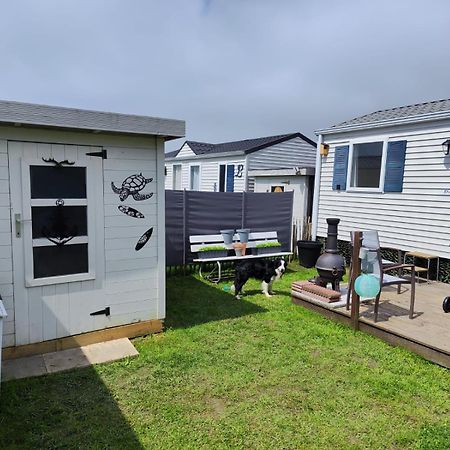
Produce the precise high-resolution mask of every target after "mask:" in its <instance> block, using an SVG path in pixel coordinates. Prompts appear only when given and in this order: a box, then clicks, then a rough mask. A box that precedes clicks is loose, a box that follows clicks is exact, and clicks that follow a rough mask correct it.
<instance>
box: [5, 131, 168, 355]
mask: <svg viewBox="0 0 450 450" xmlns="http://www.w3.org/2000/svg"><path fill="white" fill-rule="evenodd" d="M21 133H22V131H21V130H19V131H17V129H13V128H12V129H5V134H6V135H8V134H9V135H11V136H12V137H13V139H14V138H15V139H16V140H18V138H20V136H21ZM23 133H24V134H25V135H26V134H28V133H29V134H30V135H32V136H33V137H35V136H39V138H40V141H41V142H42V141H44V142H52V141H53V140H55V141H57V142H58V141H59V142H61V141H63V142H64V141H65V140H66V141H68V143H67V144H35V143H33V142H23V143H20V142H14V144H15V145H23V151H28V149H29V150H30V151H33V148H35V147H36V146H37V145H38V146H41V147H42V146H49V148H51V149H52V152H53V154H54V155H55V158H57V159H65V158H67V159H69V160H70V159H73V158H76V153H77V152H82V153H85V152H89V151H96V150H99V148H98V147H97V148H95V147H89V146H77V145H75V143H76V142H77V140H78V141H79V142H83V141H84V142H85V144H84V145H86V143H87V142H86V135H85V134H83V133H79V134H78V133H77V134H74V133H61V132H50V131H47V132H46V133H44V134H43V132H42V131H39V132H36V133H35V132H34V131H30V130H24V131H23ZM89 138H90V139H92V140H93V141H94V142H95V143H96V145H101V140H99V136H98V135H93V136H92V137H91V136H89ZM104 139H105V145H103V148H105V149H107V152H108V158H107V159H106V160H104V164H103V180H102V182H101V184H100V189H101V188H102V186H103V190H104V193H103V194H102V197H103V201H104V205H103V206H102V205H101V204H99V205H97V206H98V213H97V217H98V218H101V220H99V221H98V223H101V227H102V228H101V233H100V232H98V233H97V235H98V236H99V237H100V236H103V235H104V238H101V239H98V241H97V243H98V245H100V246H101V247H102V249H103V250H102V254H103V255H104V258H102V260H101V261H97V262H96V263H98V268H99V271H98V273H96V278H95V279H94V280H86V281H79V282H69V283H64V284H60V285H48V286H42V287H40V288H39V289H38V290H37V289H35V290H34V291H33V292H31V291H30V295H29V299H28V301H27V303H26V304H27V310H26V311H25V310H23V311H22V310H21V311H18V310H17V308H16V306H17V305H15V302H14V290H13V270H12V245H11V242H12V241H11V239H12V220H11V216H10V208H11V203H10V195H9V186H8V178H9V170H8V155H7V151H8V145H10V144H11V142H9V143H8V140H7V139H3V140H1V139H0V250H1V253H0V294H1V295H2V298H3V302H4V305H5V308H6V310H7V313H8V317H7V318H6V320H5V321H4V327H3V344H2V345H3V347H10V346H14V345H21V344H26V343H31V342H39V341H42V340H48V339H54V338H55V337H63V336H67V335H73V334H77V333H79V332H84V331H89V330H87V329H86V321H88V322H89V321H90V322H89V324H88V328H90V329H92V330H95V329H98V328H104V327H111V326H116V325H121V324H127V323H133V322H138V321H143V320H150V319H162V318H164V316H165V311H164V304H165V303H164V296H165V293H164V292H162V291H164V282H163V281H161V279H160V278H161V273H164V272H163V271H162V270H161V267H159V266H160V258H162V263H161V264H163V265H164V251H163V250H161V240H162V241H163V240H164V230H161V224H164V221H162V220H161V218H160V215H161V214H162V215H164V207H163V206H161V199H160V197H161V193H162V196H163V194H164V186H163V185H162V184H161V186H158V181H159V180H161V183H162V177H163V176H164V156H163V154H164V150H163V146H162V145H160V146H159V148H158V150H157V145H156V138H151V137H147V138H145V139H142V138H124V137H122V136H119V137H117V138H114V137H105V138H104ZM116 142H117V143H118V144H119V145H114V143H116ZM127 142H129V145H128V146H127V145H126V143H127ZM134 143H135V144H136V146H134ZM36 148H37V147H36ZM157 152H159V153H161V155H160V156H159V157H158V158H157ZM158 160H159V161H160V163H159V164H158ZM141 172H142V173H143V174H144V175H145V176H146V177H147V178H149V177H152V178H153V181H152V182H151V183H149V184H148V185H147V186H146V188H145V192H153V193H154V194H153V197H152V198H151V199H149V200H146V201H135V200H134V199H132V197H128V198H127V200H126V201H125V202H124V204H127V205H130V206H133V207H135V208H137V209H138V210H139V211H141V212H142V213H143V214H144V215H145V219H133V218H130V217H128V216H126V215H124V214H123V213H121V212H120V211H119V210H118V208H117V206H118V205H119V204H121V202H120V200H119V197H118V195H117V194H114V193H113V192H112V190H111V181H114V182H115V184H116V185H118V186H120V185H121V183H122V181H123V180H124V179H125V178H126V177H127V176H129V175H131V174H133V173H141ZM162 205H164V202H163V201H162ZM103 213H104V217H103ZM150 227H154V231H153V235H152V237H151V239H150V241H149V242H148V243H147V245H146V246H145V247H143V248H142V249H141V250H140V251H138V252H136V251H135V250H134V247H135V245H136V242H137V240H138V239H139V237H140V236H141V235H142V234H143V233H144V232H145V231H146V230H147V229H148V228H150ZM97 231H99V230H97ZM23 281H24V280H19V279H16V281H15V282H16V283H20V282H22V283H23ZM105 306H110V307H111V316H110V317H108V318H106V317H105V316H93V317H92V316H89V313H88V314H86V311H88V312H91V311H95V310H96V309H100V308H103V307H105ZM22 309H23V308H22ZM78 313H83V314H78ZM18 324H20V326H21V327H22V329H23V330H22V332H21V335H20V336H21V337H20V339H17V334H16V332H17V326H18ZM24 327H27V330H24Z"/></svg>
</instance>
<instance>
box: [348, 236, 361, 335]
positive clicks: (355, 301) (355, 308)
mask: <svg viewBox="0 0 450 450" xmlns="http://www.w3.org/2000/svg"><path fill="white" fill-rule="evenodd" d="M361 240H362V232H361V231H355V232H354V233H353V242H352V247H353V253H352V279H351V286H352V293H351V294H352V308H351V315H350V317H351V320H352V325H353V328H354V329H355V330H359V295H358V294H357V293H356V291H355V280H356V278H358V277H359V275H360V273H361V260H360V259H359V251H360V249H361Z"/></svg>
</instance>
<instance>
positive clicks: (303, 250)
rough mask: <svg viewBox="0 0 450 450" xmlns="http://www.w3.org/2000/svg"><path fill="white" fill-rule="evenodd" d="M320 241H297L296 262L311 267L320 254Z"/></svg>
mask: <svg viewBox="0 0 450 450" xmlns="http://www.w3.org/2000/svg"><path fill="white" fill-rule="evenodd" d="M321 250H322V243H321V242H318V241H297V251H298V262H299V264H300V265H301V266H303V267H306V268H308V269H309V268H311V267H314V266H315V265H316V261H317V259H318V258H319V256H320V251H321Z"/></svg>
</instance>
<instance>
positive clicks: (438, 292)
mask: <svg viewBox="0 0 450 450" xmlns="http://www.w3.org/2000/svg"><path fill="white" fill-rule="evenodd" d="M447 296H450V285H449V284H444V283H439V282H435V281H434V282H430V283H425V282H421V283H420V284H416V302H415V307H414V312H415V314H414V318H413V319H409V317H408V313H409V301H410V291H409V286H402V292H401V293H400V294H397V288H396V287H386V288H384V289H383V293H382V297H381V301H380V307H379V311H378V321H377V323H374V321H373V317H374V314H373V307H374V305H373V302H369V303H365V304H364V303H363V304H361V307H360V324H359V325H360V330H361V331H365V332H368V333H370V334H373V335H375V336H378V337H380V338H381V339H383V340H385V341H387V342H389V343H391V344H393V345H399V346H402V347H405V348H408V349H409V350H411V351H414V352H416V353H418V354H420V355H421V356H423V357H424V358H426V359H428V360H430V361H433V362H435V363H438V364H440V365H443V366H445V367H447V368H450V314H445V313H444V311H443V309H442V301H443V299H444V297H447ZM293 302H294V303H296V304H301V305H303V306H305V307H307V308H309V309H313V310H315V311H318V312H320V313H322V314H324V315H325V316H327V317H329V318H331V319H334V320H337V321H339V322H343V323H347V324H350V311H347V310H346V308H345V306H344V307H340V308H336V309H333V308H330V307H329V305H327V304H324V305H323V306H322V305H320V306H318V305H317V304H313V303H309V302H307V301H305V300H299V299H296V298H293ZM308 303H309V304H308Z"/></svg>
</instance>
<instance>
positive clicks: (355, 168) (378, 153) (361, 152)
mask: <svg viewBox="0 0 450 450" xmlns="http://www.w3.org/2000/svg"><path fill="white" fill-rule="evenodd" d="M382 158H383V142H369V143H362V144H354V145H353V155H352V162H351V179H350V185H351V187H363V188H379V187H380V178H381V164H382Z"/></svg>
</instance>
